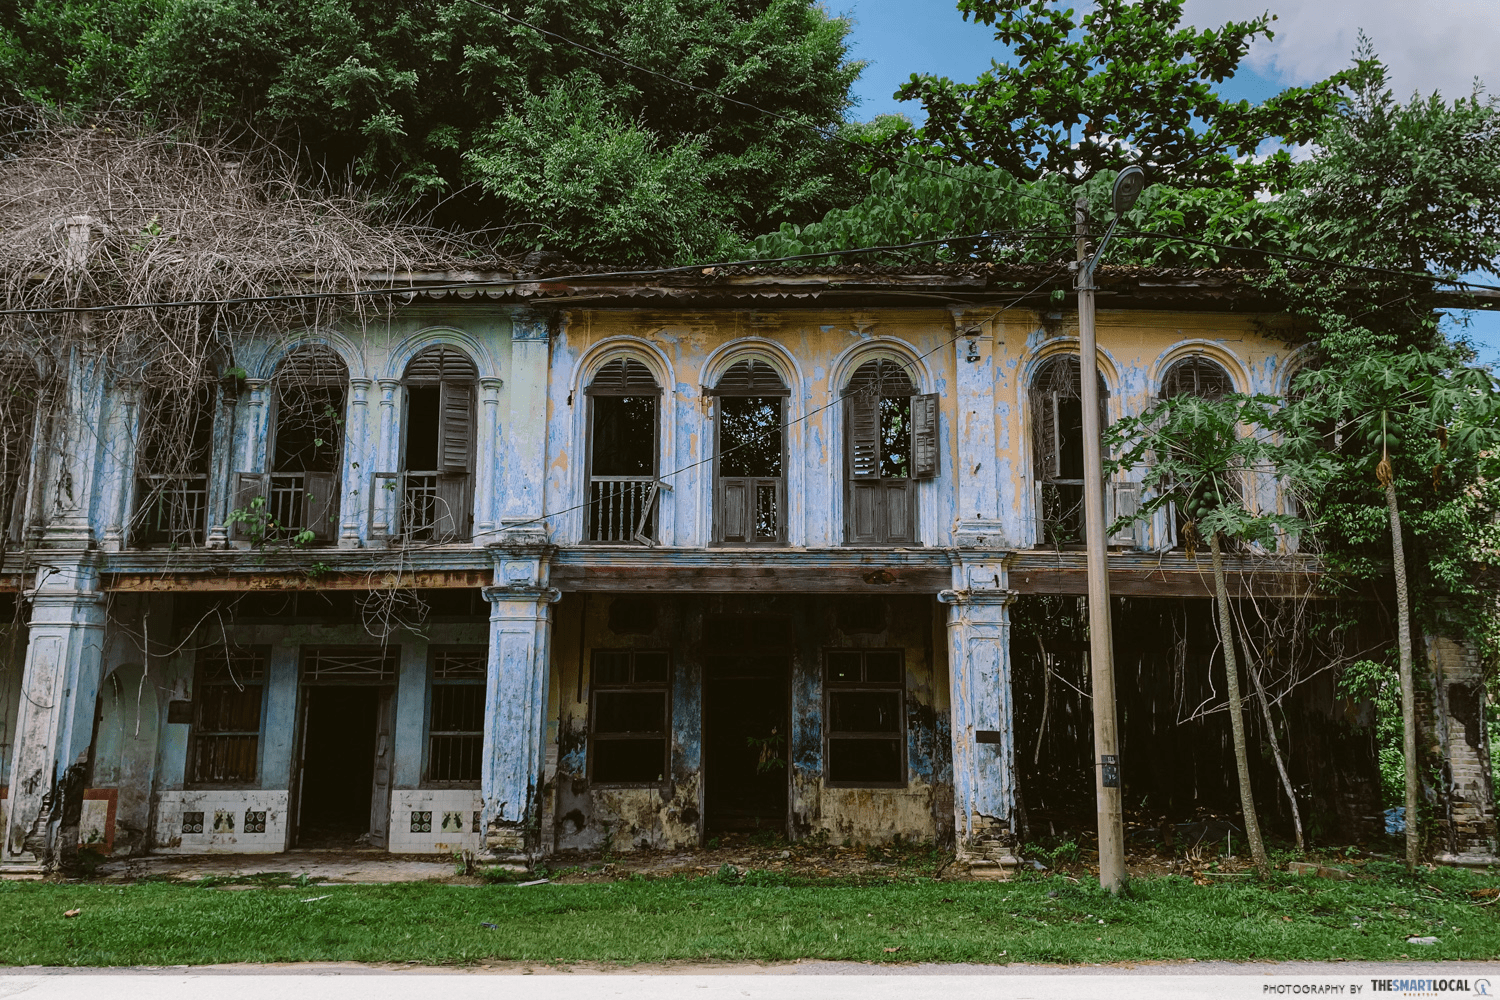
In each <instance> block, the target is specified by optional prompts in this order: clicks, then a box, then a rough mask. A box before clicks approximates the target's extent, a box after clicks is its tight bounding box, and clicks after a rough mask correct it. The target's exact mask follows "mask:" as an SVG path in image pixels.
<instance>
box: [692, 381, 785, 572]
mask: <svg viewBox="0 0 1500 1000" xmlns="http://www.w3.org/2000/svg"><path fill="white" fill-rule="evenodd" d="M710 392H711V394H712V395H714V396H717V397H718V406H717V407H716V409H717V411H718V420H717V422H716V424H715V448H714V456H715V459H714V461H715V474H714V540H715V541H717V542H722V543H725V544H729V545H776V544H780V543H782V542H784V541H785V539H786V456H785V451H786V435H785V422H786V400H787V397H788V396H790V395H791V391H790V390H789V389H787V387H786V383H785V382H783V381H782V380H781V376H780V375H778V374H777V373H776V369H774V368H772V367H771V366H770V365H769V364H767V363H766V362H764V361H759V360H756V359H754V358H750V359H747V360H745V361H738V362H735V364H734V365H732V366H731V367H730V369H729V370H728V371H726V372H725V373H724V375H723V377H722V378H720V379H719V384H718V385H716V386H714V388H713V389H712V390H710Z"/></svg>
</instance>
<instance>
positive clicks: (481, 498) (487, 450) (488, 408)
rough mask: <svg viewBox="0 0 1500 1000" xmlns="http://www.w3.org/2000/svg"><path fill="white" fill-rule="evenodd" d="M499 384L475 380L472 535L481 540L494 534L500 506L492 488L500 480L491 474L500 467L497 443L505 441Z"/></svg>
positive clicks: (494, 379) (498, 445)
mask: <svg viewBox="0 0 1500 1000" xmlns="http://www.w3.org/2000/svg"><path fill="white" fill-rule="evenodd" d="M503 384H504V383H503V382H502V381H501V380H500V379H498V378H482V379H480V380H479V402H480V410H479V462H478V464H477V465H476V470H477V471H478V473H479V480H478V482H477V483H475V489H474V493H475V497H476V500H475V511H474V533H475V535H477V536H480V537H481V538H482V537H483V536H485V535H489V534H492V533H493V532H494V530H495V512H496V511H497V510H498V509H499V507H500V498H499V497H498V496H497V495H496V488H495V487H496V484H497V483H498V482H500V477H499V476H497V475H496V474H495V473H496V468H497V467H498V466H499V464H500V446H501V442H502V441H503V440H504V439H505V435H504V434H503V433H502V425H501V422H500V387H501V386H502V385H503Z"/></svg>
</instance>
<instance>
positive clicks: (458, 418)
mask: <svg viewBox="0 0 1500 1000" xmlns="http://www.w3.org/2000/svg"><path fill="white" fill-rule="evenodd" d="M441 387H442V392H441V401H440V414H439V415H440V417H441V419H442V430H441V431H440V436H439V438H438V471H440V472H443V473H445V474H447V475H463V474H465V473H467V472H468V471H469V456H470V453H471V452H472V450H473V440H474V414H473V398H474V397H473V391H472V390H471V389H470V387H469V386H468V385H467V384H465V383H462V382H443V383H441Z"/></svg>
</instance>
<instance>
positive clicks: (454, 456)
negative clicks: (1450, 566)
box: [400, 345, 479, 542]
mask: <svg viewBox="0 0 1500 1000" xmlns="http://www.w3.org/2000/svg"><path fill="white" fill-rule="evenodd" d="M478 378H479V371H478V369H477V368H475V367H474V362H473V361H472V360H471V359H470V358H469V356H468V355H467V354H465V353H464V352H463V351H460V350H459V349H458V348H456V347H449V346H447V345H438V346H435V347H429V348H427V350H425V351H423V352H422V353H421V354H418V355H417V356H416V357H415V358H413V359H412V360H411V363H410V364H408V365H407V366H406V377H405V378H404V379H403V380H402V382H403V384H404V385H405V387H406V414H405V420H404V421H403V427H404V430H405V433H404V442H403V446H402V464H401V474H402V492H401V521H400V534H401V535H402V536H404V537H405V538H407V539H410V540H413V541H434V542H457V541H467V540H468V538H469V536H470V531H471V524H472V521H473V510H474V501H473V485H474V484H473V478H474V476H473V472H474V383H475V382H476V381H477V380H478Z"/></svg>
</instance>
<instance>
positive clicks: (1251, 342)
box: [0, 266, 1308, 865]
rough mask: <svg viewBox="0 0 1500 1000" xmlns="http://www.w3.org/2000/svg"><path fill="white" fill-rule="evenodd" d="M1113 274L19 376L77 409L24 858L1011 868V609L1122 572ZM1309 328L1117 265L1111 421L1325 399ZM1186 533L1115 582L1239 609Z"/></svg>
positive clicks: (1143, 542)
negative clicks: (1301, 395)
mask: <svg viewBox="0 0 1500 1000" xmlns="http://www.w3.org/2000/svg"><path fill="white" fill-rule="evenodd" d="M1070 282H1071V278H1070V276H1069V274H1068V273H1067V272H1066V271H1065V270H1052V269H1041V268H1030V267H1027V268H1017V269H1010V270H1007V269H1005V268H989V267H981V268H943V267H936V266H931V267H926V268H924V269H922V270H921V271H919V272H915V273H913V272H908V271H903V270H899V269H887V268H862V267H849V268H840V269H829V268H817V269H811V268H810V269H783V270H752V269H727V270H726V269H719V270H713V269H709V270H705V271H696V270H695V271H688V272H678V273H675V274H668V275H656V276H646V277H642V276H638V275H630V274H621V275H618V276H609V275H605V276H602V277H600V276H593V277H569V276H567V275H557V276H550V277H549V276H545V275H511V274H472V275H456V274H424V275H406V276H401V277H400V279H399V281H397V282H395V283H397V284H399V285H401V286H403V287H404V288H406V290H405V291H403V292H402V294H401V295H400V296H399V297H398V298H397V299H396V301H395V304H394V305H393V307H392V309H391V312H390V315H389V317H388V319H384V320H382V321H381V322H378V323H368V322H367V323H365V324H363V325H362V326H360V327H358V328H354V327H350V328H336V329H294V330H286V331H284V333H283V334H282V335H280V336H279V337H276V338H270V339H267V338H249V337H247V338H244V339H243V341H242V343H241V344H240V346H239V347H238V348H237V349H236V352H235V354H234V356H233V357H226V358H224V359H222V363H221V365H220V366H219V368H218V370H217V371H216V372H215V377H214V378H213V379H212V380H205V381H204V382H203V383H202V385H201V388H200V390H199V391H184V392H177V393H174V394H171V398H166V399H163V398H158V397H159V395H160V394H155V395H153V391H152V390H149V389H143V388H141V387H140V386H139V385H138V384H137V382H138V373H130V372H118V371H108V370H104V368H103V366H102V365H99V366H95V365H91V364H90V362H89V360H88V359H87V358H86V357H80V358H78V359H77V360H76V361H75V362H74V363H73V364H72V366H71V367H70V368H69V369H68V370H67V371H65V372H58V373H53V374H52V375H50V376H49V375H47V373H42V372H32V371H29V370H28V369H27V367H26V366H27V359H25V358H14V359H6V360H5V363H6V364H7V365H9V366H10V368H8V369H7V370H8V371H11V372H12V374H11V375H10V376H9V377H10V378H11V379H12V381H13V383H14V384H21V383H22V382H26V383H27V384H30V383H31V382H35V381H38V380H42V379H44V378H49V377H50V378H51V379H53V382H52V383H51V384H49V387H48V390H47V391H48V392H58V393H63V394H65V395H66V400H67V403H66V405H64V406H61V407H59V408H57V409H56V412H55V414H54V416H53V417H52V418H50V420H51V422H44V423H40V424H37V425H36V426H34V427H33V428H32V429H31V430H29V431H26V432H25V433H20V434H13V435H12V437H16V440H14V441H7V442H6V463H7V464H6V465H5V479H4V489H5V495H4V497H3V500H4V503H5V504H6V506H5V508H4V509H5V511H6V515H7V517H8V518H9V520H8V522H7V530H8V531H9V537H10V539H11V542H10V546H9V549H8V554H7V563H6V566H5V569H6V572H7V574H8V576H7V578H6V579H7V581H8V584H9V586H10V588H11V590H12V595H11V596H12V599H13V600H16V601H18V602H19V611H18V614H17V616H16V620H17V622H18V624H17V625H16V626H13V627H12V629H11V631H10V635H9V638H10V640H11V642H10V647H9V648H10V650H11V651H12V663H11V666H10V669H8V670H7V671H6V672H4V673H3V674H0V727H3V728H0V743H3V744H5V746H4V766H5V767H6V771H5V772H4V774H3V775H0V783H3V784H4V785H5V786H6V788H7V792H6V794H7V799H6V803H5V804H6V806H7V809H6V835H5V847H4V860H5V861H6V862H10V863H22V862H27V861H30V860H32V859H33V858H34V857H35V856H38V855H40V854H42V853H44V852H46V851H48V850H50V849H51V845H53V844H55V843H56V842H57V838H58V837H59V836H72V834H71V833H66V832H64V833H60V832H59V831H63V830H64V828H67V829H69V830H70V829H71V824H72V823H74V822H76V823H77V824H78V827H79V830H80V834H79V836H80V837H81V839H83V840H85V841H91V842H102V843H104V844H105V845H107V846H108V848H109V849H112V850H114V851H117V852H118V851H123V850H127V849H128V850H138V851H145V850H154V851H183V852H189V851H244V852H253V851H279V850H283V849H285V848H287V847H289V846H294V845H300V846H320V845H322V846H347V845H350V844H354V843H357V842H358V843H368V844H372V845H374V846H378V847H385V848H387V849H389V850H391V851H399V852H419V851H428V852H434V851H445V852H446V851H453V850H461V849H467V850H475V851H486V850H488V851H498V852H501V853H518V852H522V851H547V850H552V849H565V848H598V847H602V846H609V847H612V848H613V849H625V848H628V847H632V846H657V847H668V846H685V845H694V844H698V843H700V842H702V841H704V840H706V839H707V838H709V837H712V836H714V835H715V834H717V833H718V832H720V831H743V830H762V831H773V832H776V833H780V834H785V835H787V836H789V837H793V838H798V837H804V836H809V835H815V834H819V833H826V834H827V835H828V836H829V837H831V838H834V839H835V840H840V841H842V840H849V841H852V842H856V843H866V842H879V841H885V840H889V839H891V838H893V837H895V836H897V835H899V836H900V837H902V838H904V839H909V840H913V841H924V840H927V841H930V840H936V841H940V842H947V841H952V842H956V843H957V845H958V846H959V848H960V850H961V851H962V852H963V853H964V854H965V856H966V857H968V858H969V859H970V860H971V861H973V862H975V863H977V864H981V865H982V864H986V863H1000V862H1004V861H1006V860H1008V859H1009V858H1010V856H1011V855H1010V851H1011V845H1012V834H1013V832H1014V825H1015V820H1016V804H1017V803H1016V782H1015V772H1016V762H1015V758H1016V754H1017V748H1016V730H1015V711H1014V705H1013V698H1012V669H1013V667H1012V665H1013V662H1014V661H1013V652H1012V648H1011V637H1010V626H1009V610H1008V606H1009V605H1010V604H1011V602H1012V601H1013V600H1015V599H1016V597H1017V595H1018V594H1020V595H1024V594H1082V593H1084V591H1085V586H1084V573H1083V560H1082V552H1081V551H1079V546H1078V544H1077V543H1078V542H1080V541H1081V538H1082V532H1081V522H1080V518H1079V508H1080V506H1081V495H1082V485H1081V484H1082V436H1081V411H1080V384H1081V383H1080V379H1081V367H1080V360H1079V357H1078V338H1077V328H1076V312H1075V311H1074V308H1073V304H1072V301H1071V293H1070V292H1069V291H1068V289H1069V288H1070ZM458 283H462V284H463V287H461V288H454V287H453V286H454V285H455V284H458ZM1277 322H1278V317H1277V316H1276V315H1275V310H1274V308H1273V307H1271V306H1269V305H1268V304H1266V303H1264V302H1261V301H1259V300H1258V298H1257V296H1256V293H1255V292H1254V291H1253V290H1252V289H1251V288H1250V287H1249V286H1248V285H1246V284H1242V283H1241V282H1240V281H1239V280H1238V278H1237V277H1236V276H1235V275H1233V274H1214V273H1202V272H1187V271H1143V270H1142V271H1136V270H1122V271H1117V272H1116V273H1115V274H1114V275H1112V276H1111V275H1109V274H1106V275H1105V276H1104V292H1103V293H1102V294H1101V296H1100V311H1099V331H1098V339H1099V345H1100V349H1099V355H1098V358H1097V363H1098V369H1099V375H1098V377H1099V378H1100V380H1101V383H1102V387H1103V390H1104V391H1103V394H1102V398H1103V404H1102V405H1103V406H1104V408H1105V410H1106V413H1105V416H1106V418H1115V417H1118V416H1120V415H1122V414H1127V413H1135V412H1139V411H1141V410H1142V409H1143V408H1145V407H1146V406H1147V405H1148V404H1149V403H1150V402H1151V401H1152V400H1153V399H1156V398H1158V397H1159V396H1161V395H1163V394H1171V393H1182V392H1194V393H1205V394H1213V393H1222V392H1226V391H1240V392H1265V393H1273V394H1279V393H1282V392H1284V391H1285V390H1286V388H1287V380H1288V377H1289V374H1290V373H1291V371H1292V370H1293V369H1294V367H1295V365H1296V363H1297V351H1296V350H1295V349H1294V348H1292V347H1289V346H1288V343H1287V342H1285V341H1283V340H1282V339H1280V338H1278V337H1277V336H1276V335H1274V332H1273V331H1274V330H1275V329H1277ZM28 380H29V381H28ZM27 398H32V397H25V396H23V395H16V396H15V397H14V398H13V399H12V400H11V401H10V402H8V403H7V404H6V405H9V406H12V407H17V406H22V407H24V406H25V405H26V403H25V400H26V399H27ZM22 424H24V421H21V422H17V424H16V425H17V426H20V425H22ZM170 428H176V432H177V437H178V438H179V439H181V440H185V441H189V442H190V443H191V447H177V448H174V449H163V448H160V447H157V446H156V445H154V444H153V442H154V441H156V440H157V438H158V437H160V436H161V435H163V434H166V433H168V430H169V429H170ZM184 429H185V430H184ZM1246 489H1247V490H1248V491H1250V493H1251V494H1253V495H1254V497H1255V498H1256V500H1257V502H1258V503H1260V504H1261V505H1263V506H1268V505H1269V506H1274V505H1276V504H1278V503H1281V502H1282V500H1281V499H1280V498H1279V497H1278V495H1277V492H1276V489H1275V484H1274V483H1272V482H1257V483H1248V484H1246ZM1138 500H1139V486H1138V485H1137V484H1135V483H1133V482H1132V481H1131V480H1130V477H1129V476H1128V475H1125V474H1121V475H1120V476H1118V477H1117V479H1116V481H1114V482H1112V483H1111V484H1110V487H1109V502H1110V506H1111V512H1112V514H1128V513H1129V512H1130V511H1131V510H1134V509H1135V508H1134V505H1135V504H1136V503H1137V502H1138ZM1176 529H1177V525H1176V524H1175V523H1174V520H1173V518H1172V517H1169V516H1159V517H1157V518H1155V519H1154V520H1152V521H1150V522H1146V521H1139V522H1136V523H1135V524H1134V525H1133V526H1131V527H1127V528H1126V529H1124V530H1123V531H1120V532H1118V533H1117V534H1115V535H1113V536H1111V538H1110V539H1109V541H1110V544H1111V546H1112V548H1113V553H1114V554H1113V556H1112V570H1111V572H1112V579H1113V582H1114V587H1115V591H1116V592H1117V593H1122V594H1132V595H1139V596H1186V597H1202V596H1204V595H1206V594H1207V593H1208V592H1209V586H1210V584H1209V583H1208V582H1207V580H1206V574H1205V572H1204V570H1203V568H1202V567H1201V566H1199V565H1198V564H1197V563H1196V562H1194V561H1193V560H1191V559H1189V558H1188V557H1187V556H1186V555H1185V554H1184V553H1182V552H1181V551H1180V546H1179V545H1178V539H1177V535H1176ZM1279 565H1281V566H1282V567H1283V569H1284V568H1285V565H1287V564H1285V563H1282V564H1279ZM1304 568H1308V567H1304ZM1238 571H1239V570H1238V563H1236V572H1237V573H1238ZM1294 577H1295V578H1294ZM1246 578H1247V579H1248V576H1247V577H1246ZM1266 579H1270V580H1271V582H1270V583H1269V584H1267V583H1265V580H1266ZM1261 581H1262V582H1261V585H1262V586H1270V587H1271V588H1273V589H1274V588H1276V587H1284V588H1287V589H1288V590H1295V589H1296V588H1297V587H1299V586H1302V585H1305V577H1302V576H1300V574H1287V573H1282V574H1281V575H1277V574H1271V575H1270V577H1269V578H1267V577H1265V576H1264V575H1263V576H1262V577H1261ZM1299 581H1300V582H1299ZM1237 585H1239V584H1237ZM1247 585H1248V584H1247ZM1162 641H1163V642H1166V641H1167V639H1166V637H1163V640H1162ZM1038 752H1039V751H1038ZM1028 753H1029V750H1028ZM1127 767H1128V762H1127ZM70 789H72V790H73V791H72V792H70ZM75 793H76V794H75ZM70 795H72V796H73V797H74V798H76V797H78V796H80V795H81V798H82V811H81V814H80V817H79V818H78V819H77V820H76V821H75V820H70V818H69V816H68V810H67V809H66V808H64V804H65V801H66V800H68V799H69V797H70Z"/></svg>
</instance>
